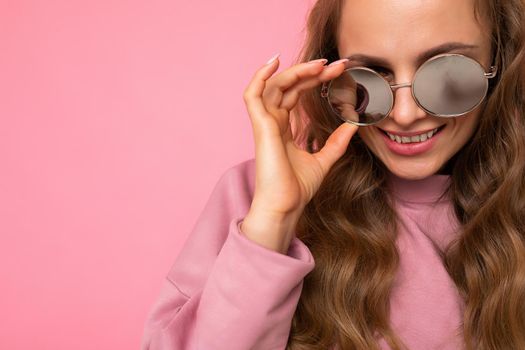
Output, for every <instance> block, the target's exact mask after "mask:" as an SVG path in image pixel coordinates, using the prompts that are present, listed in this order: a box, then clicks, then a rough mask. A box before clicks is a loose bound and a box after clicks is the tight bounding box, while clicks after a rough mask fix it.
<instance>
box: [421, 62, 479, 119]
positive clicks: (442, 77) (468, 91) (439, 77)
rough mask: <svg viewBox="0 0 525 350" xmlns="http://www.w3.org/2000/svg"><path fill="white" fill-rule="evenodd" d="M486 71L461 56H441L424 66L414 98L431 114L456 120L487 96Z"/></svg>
mask: <svg viewBox="0 0 525 350" xmlns="http://www.w3.org/2000/svg"><path fill="white" fill-rule="evenodd" d="M487 88H488V82H487V79H486V78H485V76H484V71H483V68H482V67H481V66H480V65H479V64H478V63H477V62H476V61H474V60H472V59H470V58H468V57H465V56H460V55H449V56H441V57H437V58H435V59H433V60H430V61H428V62H426V63H425V64H423V65H422V66H421V67H420V68H419V70H418V71H417V73H416V77H415V79H414V86H413V89H414V97H415V98H416V100H417V101H418V103H419V104H420V105H421V106H422V107H423V108H424V109H426V110H427V111H428V112H429V113H431V114H433V115H437V116H441V117H456V116H459V115H463V114H465V113H467V112H469V111H471V110H472V109H474V108H475V107H476V106H477V105H478V104H479V103H480V102H481V101H482V100H483V98H484V97H485V94H486V92H487Z"/></svg>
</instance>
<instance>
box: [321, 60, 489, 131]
mask: <svg viewBox="0 0 525 350" xmlns="http://www.w3.org/2000/svg"><path fill="white" fill-rule="evenodd" d="M496 73H497V67H496V66H491V67H490V71H489V72H485V69H484V68H483V67H482V66H481V64H480V63H479V62H477V61H476V60H474V59H472V58H470V57H467V56H464V55H460V54H441V55H437V56H434V57H432V58H430V59H429V60H427V61H426V62H425V63H423V64H422V65H421V66H420V67H419V68H418V70H417V71H416V74H415V75H414V78H413V80H412V82H411V83H403V84H393V85H390V83H389V82H388V81H387V80H386V79H385V78H384V77H383V76H382V75H381V74H379V73H378V72H376V71H375V70H373V69H370V68H367V67H353V68H348V69H346V70H345V71H344V72H343V73H342V74H341V75H340V76H338V77H337V78H335V79H332V80H330V81H329V82H325V83H323V85H322V87H321V97H323V98H326V99H327V101H328V104H329V105H330V108H331V110H332V111H333V112H334V114H335V115H336V116H337V117H339V118H340V119H342V120H343V121H346V122H349V123H352V124H356V125H362V126H363V125H372V124H375V123H378V122H380V121H381V120H383V119H384V118H386V116H388V115H389V114H390V112H391V111H392V108H393V106H394V92H395V91H396V90H397V89H400V88H404V87H410V88H411V90H412V96H413V97H414V100H415V101H416V104H417V105H418V106H419V107H420V108H422V109H423V110H424V111H426V112H427V113H428V114H430V115H433V116H436V117H443V118H451V117H459V116H462V115H464V114H467V113H468V112H470V111H472V110H474V109H475V108H476V107H478V106H479V105H480V104H481V102H482V101H483V100H484V99H485V97H486V95H487V91H488V85H489V84H488V79H491V78H494V77H495V76H496Z"/></svg>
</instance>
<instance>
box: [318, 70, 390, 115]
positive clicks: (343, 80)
mask: <svg viewBox="0 0 525 350" xmlns="http://www.w3.org/2000/svg"><path fill="white" fill-rule="evenodd" d="M328 99H329V102H330V105H331V107H332V109H333V111H334V112H335V113H336V114H337V115H338V116H339V117H340V118H342V119H344V120H346V121H349V122H352V123H355V124H358V125H371V124H375V123H377V122H379V121H381V120H382V119H384V118H385V117H386V116H387V115H388V113H389V112H390V109H391V107H392V103H393V96H392V91H391V89H390V86H389V85H388V83H387V82H386V81H385V80H384V79H383V78H382V77H381V76H379V75H378V74H377V73H375V72H374V71H372V70H370V69H365V68H351V69H348V70H346V71H344V72H343V73H342V74H341V75H340V76H339V77H337V78H335V79H334V80H332V82H331V84H330V90H329V94H328Z"/></svg>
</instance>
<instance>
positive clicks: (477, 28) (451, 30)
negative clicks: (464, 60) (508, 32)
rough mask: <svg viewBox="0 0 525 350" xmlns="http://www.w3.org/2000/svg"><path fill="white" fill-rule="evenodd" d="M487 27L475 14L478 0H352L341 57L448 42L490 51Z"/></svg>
mask: <svg viewBox="0 0 525 350" xmlns="http://www.w3.org/2000/svg"><path fill="white" fill-rule="evenodd" d="M483 29H484V28H483V27H482V26H481V25H480V24H479V23H478V22H477V21H476V18H475V15H474V0H435V1H429V0H427V1H425V0H346V1H345V2H344V6H343V8H342V13H341V21H340V26H339V33H338V34H339V35H338V47H339V51H340V55H341V56H348V55H350V54H354V53H356V52H358V53H365V54H369V55H372V56H379V57H387V56H389V57H391V56H392V55H393V54H396V53H398V54H399V55H403V57H405V56H407V57H412V56H413V57H416V56H418V55H419V54H420V53H421V52H423V51H426V50H428V49H429V48H431V47H435V46H436V45H440V44H442V43H447V42H459V43H464V44H467V45H476V46H479V47H480V50H481V51H484V50H488V49H489V37H488V36H484V33H483ZM485 29H486V28H485Z"/></svg>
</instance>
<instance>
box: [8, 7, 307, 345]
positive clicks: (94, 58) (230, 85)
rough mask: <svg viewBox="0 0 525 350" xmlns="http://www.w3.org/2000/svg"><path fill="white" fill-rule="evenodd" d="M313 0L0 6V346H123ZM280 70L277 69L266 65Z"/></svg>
mask: <svg viewBox="0 0 525 350" xmlns="http://www.w3.org/2000/svg"><path fill="white" fill-rule="evenodd" d="M312 3H313V0H287V1H282V0H265V1H257V2H254V1H245V0H244V1H243V0H222V1H211V0H208V1H204V2H202V1H201V2H197V1H182V0H175V1H165V0H149V1H135V0H127V1H124V0H120V1H119V0H94V1H71V0H46V1H37V0H34V1H27V0H2V1H0V118H1V119H0V120H1V124H0V161H1V163H0V164H1V165H0V166H1V168H0V286H1V291H0V295H1V297H0V310H1V311H2V317H1V321H0V322H1V324H0V348H1V349H54V350H56V349H75V350H82V349H137V348H138V347H139V343H140V338H141V336H142V329H143V322H144V320H145V317H146V315H147V312H148V311H149V309H150V307H151V305H152V303H153V301H154V300H155V298H156V297H157V294H158V292H159V290H160V285H161V281H162V279H163V278H164V276H165V274H166V273H167V271H168V269H169V267H170V266H171V264H172V262H173V260H174V259H175V257H176V255H177V253H178V252H179V251H180V249H181V245H182V243H183V242H184V241H185V239H186V237H187V235H188V234H189V232H190V230H191V228H192V225H193V224H194V222H195V220H196V219H197V216H198V214H199V212H200V211H201V210H202V209H203V206H204V204H205V202H206V200H207V198H208V196H209V194H210V193H211V190H212V188H213V186H214V184H215V183H216V181H217V180H218V178H219V176H220V175H221V174H222V172H223V171H225V170H226V169H227V168H228V167H230V166H232V165H234V164H236V163H238V162H241V161H243V160H245V159H248V158H251V157H253V138H252V131H251V125H250V121H249V118H248V115H247V113H246V111H245V106H244V102H243V101H242V92H243V90H244V88H245V86H246V84H247V82H248V81H249V80H250V78H251V76H252V74H253V72H254V71H255V69H256V68H258V67H259V66H260V65H262V64H264V63H265V62H266V61H267V60H268V59H269V58H270V57H271V56H272V55H273V54H274V53H276V52H281V53H282V66H281V67H283V66H288V65H289V64H290V63H291V61H292V59H293V58H294V57H295V55H296V54H297V52H298V47H299V44H300V42H301V40H302V38H303V33H302V29H303V26H304V21H305V15H306V10H307V9H308V7H309V6H311V4H312ZM281 69H282V68H281Z"/></svg>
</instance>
